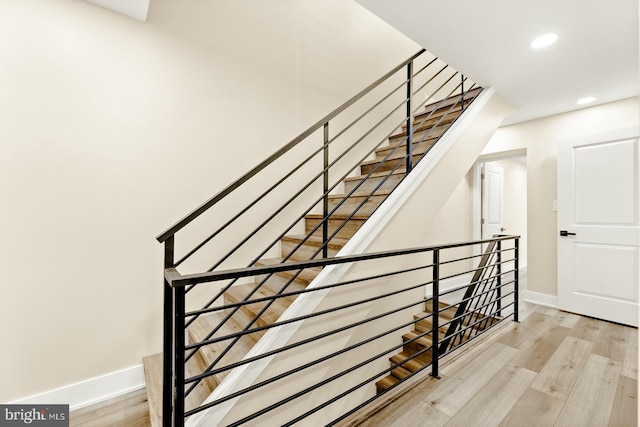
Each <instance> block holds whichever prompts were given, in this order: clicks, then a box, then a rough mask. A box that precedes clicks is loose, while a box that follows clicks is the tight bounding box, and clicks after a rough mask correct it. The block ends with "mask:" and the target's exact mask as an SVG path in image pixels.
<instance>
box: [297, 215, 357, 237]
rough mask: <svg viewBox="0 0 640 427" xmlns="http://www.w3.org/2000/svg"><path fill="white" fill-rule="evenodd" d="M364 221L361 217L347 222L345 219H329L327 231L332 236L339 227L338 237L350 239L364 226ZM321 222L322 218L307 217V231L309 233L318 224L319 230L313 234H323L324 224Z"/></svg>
mask: <svg viewBox="0 0 640 427" xmlns="http://www.w3.org/2000/svg"><path fill="white" fill-rule="evenodd" d="M364 221H365V220H361V219H358V220H354V219H351V220H349V221H346V223H345V221H344V220H343V219H335V220H334V219H329V222H328V231H327V233H328V235H329V236H331V235H332V234H333V233H334V232H335V231H336V230H338V229H339V231H338V233H337V234H336V237H340V238H342V239H350V238H351V237H353V235H354V234H356V231H358V229H359V228H360V227H362V225H363V224H364ZM321 223H322V220H320V219H315V218H313V219H311V218H307V219H305V232H306V233H308V232H310V231H311V230H313V229H314V228H316V227H317V226H318V228H317V230H316V231H314V233H313V234H315V235H316V236H322V229H323V225H321Z"/></svg>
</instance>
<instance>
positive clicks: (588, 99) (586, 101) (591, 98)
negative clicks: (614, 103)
mask: <svg viewBox="0 0 640 427" xmlns="http://www.w3.org/2000/svg"><path fill="white" fill-rule="evenodd" d="M595 100H596V97H595V96H585V97H584V98H580V99H578V101H577V102H576V104H578V105H585V104H591V103H592V102H593V101H595Z"/></svg>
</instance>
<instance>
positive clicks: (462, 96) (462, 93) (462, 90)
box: [460, 74, 464, 111]
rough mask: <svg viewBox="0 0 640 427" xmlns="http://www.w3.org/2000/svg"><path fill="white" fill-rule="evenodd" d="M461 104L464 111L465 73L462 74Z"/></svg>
mask: <svg viewBox="0 0 640 427" xmlns="http://www.w3.org/2000/svg"><path fill="white" fill-rule="evenodd" d="M460 105H461V106H462V108H461V111H464V74H460Z"/></svg>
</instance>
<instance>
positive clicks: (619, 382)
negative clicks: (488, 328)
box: [341, 303, 638, 427]
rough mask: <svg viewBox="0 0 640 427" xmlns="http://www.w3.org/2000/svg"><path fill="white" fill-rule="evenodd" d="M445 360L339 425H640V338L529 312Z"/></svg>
mask: <svg viewBox="0 0 640 427" xmlns="http://www.w3.org/2000/svg"><path fill="white" fill-rule="evenodd" d="M452 356H454V357H452V358H451V359H450V360H447V359H444V360H443V361H442V362H441V379H440V380H436V379H434V378H431V377H428V376H425V377H424V378H423V379H422V380H421V381H415V382H413V383H412V384H411V386H410V387H411V388H410V389H409V390H408V391H404V393H402V391H398V392H397V393H396V396H395V400H393V401H391V402H390V403H389V404H387V405H386V406H384V407H383V408H382V409H380V410H378V411H377V412H376V413H371V411H365V410H363V411H361V412H360V413H358V414H355V415H354V416H353V417H351V418H349V419H348V420H345V422H344V423H342V424H341V425H343V426H361V427H374V426H375V427H382V426H389V427H406V426H434V427H437V426H447V427H451V426H461V427H462V426H464V427H467V426H474V427H476V426H500V427H511V426H513V427H515V426H518V427H519V426H527V427H530V426H541V427H542V426H544V427H547V426H558V427H560V426H566V427H591V426H593V427H600V426H603V427H606V426H608V427H633V426H637V425H638V330H637V329H636V328H630V327H626V326H622V325H618V324H614V323H609V322H604V321H600V320H596V319H591V318H587V317H583V316H579V315H576V314H572V313H566V312H561V311H558V310H556V309H552V308H548V307H542V306H535V305H532V304H526V303H525V304H523V313H522V315H521V323H519V324H517V323H514V322H508V323H505V324H503V325H502V326H500V327H499V329H497V330H496V331H494V332H492V333H490V334H487V335H485V336H484V338H482V339H481V340H479V342H477V343H473V344H471V345H470V346H469V347H468V348H467V350H466V351H465V352H463V353H461V354H460V355H452Z"/></svg>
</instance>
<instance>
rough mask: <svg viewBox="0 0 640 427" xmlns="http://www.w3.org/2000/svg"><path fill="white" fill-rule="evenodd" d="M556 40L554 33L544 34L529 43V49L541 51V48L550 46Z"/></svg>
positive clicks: (556, 36)
mask: <svg viewBox="0 0 640 427" xmlns="http://www.w3.org/2000/svg"><path fill="white" fill-rule="evenodd" d="M556 40H558V35H557V34H555V33H551V34H545V35H544V36H540V37H538V38H537V39H535V40H534V41H532V42H531V47H532V48H534V49H542V48H543V47H547V46H551V45H552V44H554V43H555V42H556Z"/></svg>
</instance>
